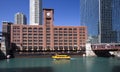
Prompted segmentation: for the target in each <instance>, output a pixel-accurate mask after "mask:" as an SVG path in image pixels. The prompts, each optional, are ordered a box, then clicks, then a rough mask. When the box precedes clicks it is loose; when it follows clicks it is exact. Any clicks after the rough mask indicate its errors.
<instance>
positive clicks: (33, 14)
mask: <svg viewBox="0 0 120 72" xmlns="http://www.w3.org/2000/svg"><path fill="white" fill-rule="evenodd" d="M30 25H42V0H30Z"/></svg>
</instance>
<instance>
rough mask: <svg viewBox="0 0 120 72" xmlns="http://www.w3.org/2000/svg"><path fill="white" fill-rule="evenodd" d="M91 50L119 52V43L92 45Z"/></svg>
mask: <svg viewBox="0 0 120 72" xmlns="http://www.w3.org/2000/svg"><path fill="white" fill-rule="evenodd" d="M91 48H92V50H107V51H120V43H100V44H92V45H91Z"/></svg>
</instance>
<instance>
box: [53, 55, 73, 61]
mask: <svg viewBox="0 0 120 72" xmlns="http://www.w3.org/2000/svg"><path fill="white" fill-rule="evenodd" d="M52 58H53V59H57V60H59V59H70V58H71V57H70V56H68V55H55V56H52Z"/></svg>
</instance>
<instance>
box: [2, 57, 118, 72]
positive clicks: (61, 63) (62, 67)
mask: <svg viewBox="0 0 120 72" xmlns="http://www.w3.org/2000/svg"><path fill="white" fill-rule="evenodd" d="M0 72H120V58H102V57H79V58H72V59H71V60H53V59H52V58H13V59H8V60H1V61H0Z"/></svg>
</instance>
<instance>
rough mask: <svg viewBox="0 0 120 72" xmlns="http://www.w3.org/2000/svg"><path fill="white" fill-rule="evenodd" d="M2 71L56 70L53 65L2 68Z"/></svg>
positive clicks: (49, 71) (42, 71)
mask: <svg viewBox="0 0 120 72" xmlns="http://www.w3.org/2000/svg"><path fill="white" fill-rule="evenodd" d="M0 72H54V71H53V68H52V67H32V68H0Z"/></svg>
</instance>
